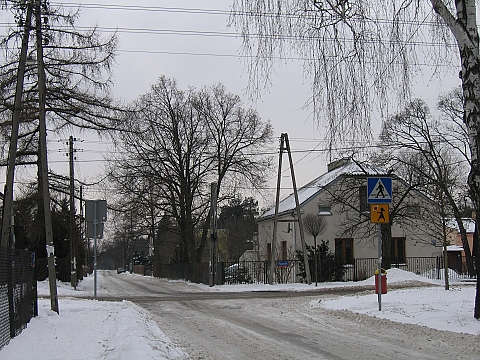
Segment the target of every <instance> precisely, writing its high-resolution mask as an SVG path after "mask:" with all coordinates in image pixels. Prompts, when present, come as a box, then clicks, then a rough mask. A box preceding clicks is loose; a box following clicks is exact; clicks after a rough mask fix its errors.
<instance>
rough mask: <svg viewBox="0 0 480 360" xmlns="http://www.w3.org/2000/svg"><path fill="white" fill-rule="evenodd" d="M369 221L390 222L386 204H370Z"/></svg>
mask: <svg viewBox="0 0 480 360" xmlns="http://www.w3.org/2000/svg"><path fill="white" fill-rule="evenodd" d="M370 221H371V222H372V223H388V222H390V211H389V208H388V204H372V205H370Z"/></svg>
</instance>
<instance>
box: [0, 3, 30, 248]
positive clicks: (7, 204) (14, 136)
mask: <svg viewBox="0 0 480 360" xmlns="http://www.w3.org/2000/svg"><path fill="white" fill-rule="evenodd" d="M32 12H33V4H32V2H31V1H28V2H27V13H26V17H25V27H24V32H23V38H22V47H21V49H20V60H19V62H18V70H17V87H16V89H15V100H14V104H13V117H12V132H11V135H10V149H9V151H8V164H7V179H6V181H5V189H4V199H3V218H2V239H1V246H3V247H7V246H9V245H11V246H12V247H13V241H10V230H11V229H10V227H11V218H12V214H13V211H12V206H13V184H14V178H15V175H14V174H15V160H16V157H17V143H18V129H19V126H20V116H21V113H22V97H23V81H24V76H25V64H26V62H27V50H28V38H29V37H30V29H31V27H32Z"/></svg>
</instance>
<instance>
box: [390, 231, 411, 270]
mask: <svg viewBox="0 0 480 360" xmlns="http://www.w3.org/2000/svg"><path fill="white" fill-rule="evenodd" d="M391 256H392V263H393V264H405V263H406V262H407V261H406V260H407V259H406V255H405V238H404V237H394V238H392V253H391Z"/></svg>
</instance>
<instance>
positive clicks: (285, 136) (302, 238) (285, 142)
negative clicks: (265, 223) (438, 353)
mask: <svg viewBox="0 0 480 360" xmlns="http://www.w3.org/2000/svg"><path fill="white" fill-rule="evenodd" d="M284 146H285V147H284ZM284 150H287V153H288V160H289V163H290V175H291V177H292V186H293V193H294V197H295V210H296V213H297V217H298V227H299V228H300V241H301V243H302V251H303V261H304V264H305V273H306V278H307V279H306V280H307V284H309V285H310V284H311V283H312V279H311V276H310V265H309V262H308V254H307V246H306V244H305V232H304V230H303V226H302V215H301V211H300V202H299V200H298V192H297V182H296V180H295V172H294V170H293V161H292V153H291V151H290V143H289V141H288V134H286V133H283V134H282V135H281V137H280V157H279V161H278V178H277V196H276V199H275V220H274V222H273V237H272V253H271V259H270V276H269V279H268V283H269V284H270V285H272V284H273V276H274V274H275V248H276V242H277V223H278V208H279V204H280V180H281V178H282V156H283V151H284ZM295 250H296V249H295Z"/></svg>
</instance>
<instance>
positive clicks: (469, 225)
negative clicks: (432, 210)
mask: <svg viewBox="0 0 480 360" xmlns="http://www.w3.org/2000/svg"><path fill="white" fill-rule="evenodd" d="M462 223H463V227H464V228H465V230H466V231H467V234H468V233H474V232H475V220H473V219H471V218H463V219H462ZM445 225H446V226H448V227H449V228H452V229H455V230H457V231H460V229H459V228H458V223H457V220H455V219H453V218H452V219H446V224H445Z"/></svg>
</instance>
